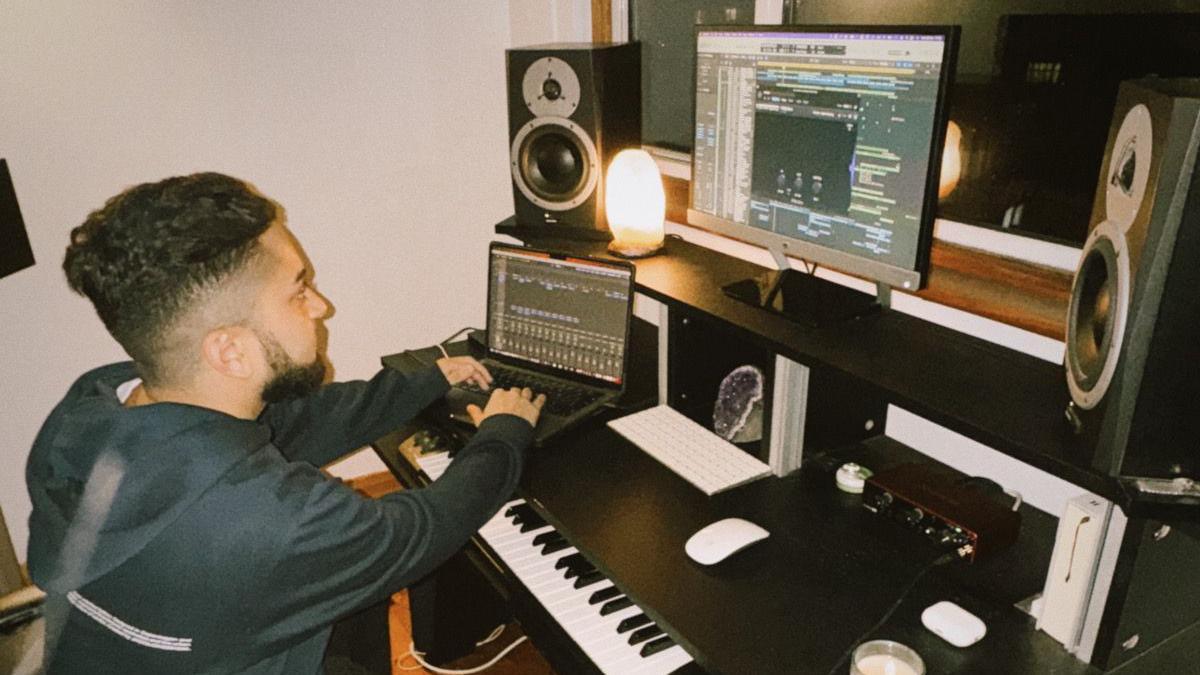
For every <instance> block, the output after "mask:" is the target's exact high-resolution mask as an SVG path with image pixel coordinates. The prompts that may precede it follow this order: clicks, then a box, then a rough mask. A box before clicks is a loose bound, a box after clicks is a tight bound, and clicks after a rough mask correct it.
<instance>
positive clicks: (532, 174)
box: [521, 127, 588, 201]
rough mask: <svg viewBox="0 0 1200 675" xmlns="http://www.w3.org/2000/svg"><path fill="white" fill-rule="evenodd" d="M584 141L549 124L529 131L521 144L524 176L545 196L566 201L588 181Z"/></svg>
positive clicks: (534, 189) (530, 184)
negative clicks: (532, 131)
mask: <svg viewBox="0 0 1200 675" xmlns="http://www.w3.org/2000/svg"><path fill="white" fill-rule="evenodd" d="M585 152H586V150H584V149H583V147H582V144H581V143H580V142H579V140H578V139H577V138H575V137H574V136H571V135H568V134H564V133H561V132H559V131H557V130H555V129H553V128H550V127H541V128H540V129H539V130H538V131H535V132H534V133H531V134H529V136H528V137H527V138H526V139H525V142H524V143H523V144H522V147H521V175H522V176H524V177H525V180H526V181H528V183H529V187H530V189H532V190H533V191H534V192H535V193H537V194H538V195H539V196H540V197H542V198H543V199H548V200H552V201H567V200H569V199H571V198H572V197H574V196H575V195H577V194H578V193H579V191H580V190H582V189H583V186H584V185H585V184H586V183H587V173H588V166H587V163H586V162H584V153H585Z"/></svg>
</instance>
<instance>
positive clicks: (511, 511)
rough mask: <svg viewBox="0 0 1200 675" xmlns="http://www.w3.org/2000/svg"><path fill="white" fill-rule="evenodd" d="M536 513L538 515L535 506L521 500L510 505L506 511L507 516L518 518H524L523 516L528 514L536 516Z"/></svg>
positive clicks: (505, 515)
mask: <svg viewBox="0 0 1200 675" xmlns="http://www.w3.org/2000/svg"><path fill="white" fill-rule="evenodd" d="M535 515H537V511H534V510H533V507H532V506H530V505H529V504H527V503H525V502H521V503H520V504H513V505H512V506H510V507H508V509H506V510H505V511H504V517H505V518H513V519H517V518H522V517H527V516H535Z"/></svg>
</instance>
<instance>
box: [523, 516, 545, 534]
mask: <svg viewBox="0 0 1200 675" xmlns="http://www.w3.org/2000/svg"><path fill="white" fill-rule="evenodd" d="M535 518H536V520H535ZM517 523H518V524H519V525H520V526H521V531H522V532H528V531H530V530H536V529H538V528H539V527H545V526H546V525H548V524H549V523H547V522H546V520H545V519H544V518H542V517H541V516H539V515H536V514H535V515H534V516H533V518H525V519H522V520H519V521H517Z"/></svg>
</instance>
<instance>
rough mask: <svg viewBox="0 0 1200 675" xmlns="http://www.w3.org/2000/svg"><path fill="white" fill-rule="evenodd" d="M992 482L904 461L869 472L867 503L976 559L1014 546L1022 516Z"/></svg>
mask: <svg viewBox="0 0 1200 675" xmlns="http://www.w3.org/2000/svg"><path fill="white" fill-rule="evenodd" d="M1005 497H1006V496H1005V495H1004V493H1003V492H1000V491H999V490H998V489H997V488H996V486H995V484H994V483H991V481H982V480H980V479H972V478H969V477H966V476H963V475H961V474H957V473H954V472H952V471H950V470H948V469H940V468H938V467H935V466H932V465H928V464H901V465H898V466H895V467H892V468H890V469H886V470H883V471H880V472H879V473H877V474H875V475H873V476H870V477H869V478H867V480H866V484H865V485H864V486H863V502H862V503H863V507H864V508H866V509H867V510H868V511H871V512H872V513H875V514H876V515H879V516H881V517H884V518H887V519H889V520H892V521H894V522H896V523H899V524H900V525H901V526H903V527H906V528H908V529H911V530H914V531H916V532H918V533H920V534H921V535H923V536H924V537H926V538H927V539H929V540H930V541H932V542H933V543H934V544H935V545H937V546H938V547H940V548H943V549H948V550H953V551H955V552H957V553H958V555H959V557H961V558H964V559H966V560H967V561H969V562H975V561H976V560H978V559H979V558H980V557H981V556H984V557H986V556H988V555H991V554H993V553H996V552H998V551H1001V550H1003V549H1005V548H1007V547H1008V546H1010V545H1012V544H1013V542H1015V541H1016V540H1017V532H1018V531H1019V530H1020V527H1021V515H1020V514H1019V513H1018V512H1016V511H1014V510H1013V509H1012V507H1011V505H1009V504H1005V503H1004V501H1005Z"/></svg>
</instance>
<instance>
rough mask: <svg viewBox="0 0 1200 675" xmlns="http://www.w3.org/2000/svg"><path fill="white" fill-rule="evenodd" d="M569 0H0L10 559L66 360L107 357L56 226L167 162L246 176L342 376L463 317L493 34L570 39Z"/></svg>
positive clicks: (476, 285)
mask: <svg viewBox="0 0 1200 675" xmlns="http://www.w3.org/2000/svg"><path fill="white" fill-rule="evenodd" d="M587 6H588V5H587V3H586V2H581V1H580V0H571V1H559V2H552V1H547V0H543V1H540V2H534V1H533V0H511V2H506V1H500V2H497V1H496V0H488V1H487V2H477V1H474V0H456V1H450V2H421V3H418V2H406V1H396V0H379V1H364V2H353V3H333V2H323V1H318V0H305V1H302V2H297V1H294V0H290V1H284V0H277V1H276V0H271V1H260V2H235V1H232V0H222V1H213V2H151V1H149V0H147V1H143V2H117V1H115V0H114V1H109V0H105V1H103V2H69V1H65V0H16V1H13V0H9V1H5V2H3V3H0V156H4V157H7V158H8V160H9V165H10V168H11V170H12V173H13V180H14V182H15V183H16V188H17V192H18V196H19V200H20V203H21V207H22V211H23V213H24V216H25V220H26V224H27V226H28V228H29V234H30V239H31V241H32V244H33V247H34V254H35V256H36V257H37V260H38V263H37V265H36V266H35V267H33V268H31V269H28V270H25V271H23V272H20V273H18V274H16V275H15V276H12V277H9V278H6V279H3V280H0V401H3V402H4V403H3V406H2V407H0V466H3V467H4V468H3V470H2V471H0V506H3V509H4V513H5V514H6V516H7V520H8V523H9V526H10V529H11V530H12V535H13V539H14V543H15V544H16V548H17V551H18V555H19V556H20V557H21V558H22V559H23V558H24V550H25V545H26V541H27V537H28V531H27V518H28V515H29V508H30V507H29V502H28V497H27V494H26V491H25V485H24V464H25V459H26V457H27V455H28V451H29V447H30V445H31V443H32V442H33V439H34V436H35V434H36V433H37V430H38V428H39V427H40V425H41V422H42V420H43V419H44V418H45V416H46V414H47V412H48V411H49V410H50V408H51V407H53V405H54V404H55V402H56V401H57V400H58V399H59V397H60V396H61V395H62V393H63V392H64V391H65V389H66V387H67V386H68V385H69V384H70V383H71V381H72V380H73V379H74V378H75V377H76V376H77V375H78V374H79V373H81V372H82V371H84V370H85V369H88V368H91V367H93V366H96V365H100V364H102V363H105V362H108V361H112V360H115V359H118V358H122V353H121V351H120V350H119V348H118V347H117V346H116V345H115V344H114V343H113V342H112V340H111V339H110V338H109V337H108V335H107V333H105V332H104V330H103V327H102V326H101V324H100V322H99V320H97V319H96V317H95V315H94V313H93V311H92V309H91V306H90V305H89V304H88V303H87V302H86V301H85V300H83V299H81V298H79V297H76V296H74V295H72V294H71V293H70V291H69V290H68V289H67V286H66V283H65V282H64V280H63V278H62V273H61V271H60V269H59V265H60V264H61V259H62V257H61V256H62V250H63V247H64V246H65V244H66V241H67V233H68V232H69V230H70V228H71V227H73V226H75V225H77V224H79V223H80V222H81V221H82V220H83V218H84V217H85V216H86V215H87V213H88V212H89V211H90V210H91V209H93V208H96V207H98V206H100V205H101V204H102V203H103V201H104V200H105V199H106V198H108V197H109V196H111V195H113V194H115V193H116V192H118V191H120V190H121V189H122V188H124V187H126V186H129V185H132V184H135V183H139V182H143V181H147V180H155V179H159V178H162V177H165V176H168V175H174V174H181V173H189V172H193V171H198V170H216V171H222V172H226V173H230V174H233V175H236V176H240V177H243V178H245V179H247V180H249V181H251V182H253V183H255V184H257V185H258V187H259V188H260V189H261V190H262V191H264V192H265V193H266V194H268V195H270V196H272V197H274V198H275V199H277V200H279V201H280V202H282V203H283V204H284V206H285V207H286V208H287V210H288V214H289V220H290V223H291V226H292V228H293V230H294V231H295V232H296V233H297V235H298V236H299V238H300V240H301V242H302V243H303V244H304V246H305V247H306V249H307V251H308V253H309V255H310V256H311V257H312V259H313V262H314V264H315V266H316V269H317V276H316V279H317V283H318V287H319V288H320V290H321V291H322V292H323V293H325V294H326V295H328V296H329V298H330V299H331V300H332V302H333V303H334V306H335V307H336V315H335V316H334V318H333V320H332V321H330V322H329V328H330V332H331V340H330V356H331V358H332V360H333V362H334V365H335V367H336V368H337V373H338V376H339V378H340V379H346V378H354V377H364V376H368V375H370V374H371V373H372V372H374V370H375V368H376V367H377V366H378V359H379V356H380V355H382V354H386V353H390V352H394V351H398V350H399V349H402V348H404V347H406V346H414V345H419V344H427V343H429V342H431V341H434V340H438V339H441V338H443V337H445V336H446V335H448V334H449V333H451V332H453V331H454V330H456V329H457V328H459V327H461V326H463V325H467V324H472V325H478V324H479V322H480V321H481V320H482V318H483V310H484V302H485V295H484V283H483V275H484V267H483V264H482V260H483V256H485V255H486V244H487V242H488V241H489V240H490V239H491V238H492V235H491V227H492V225H493V224H494V223H495V222H497V221H499V220H501V219H502V218H504V217H506V216H507V215H509V214H511V213H512V197H511V192H510V190H511V185H510V183H509V178H508V167H507V132H506V123H505V103H504V97H505V93H504V91H505V90H504V49H505V48H506V47H508V46H509V45H510V40H511V41H512V42H517V43H521V44H525V43H529V42H539V41H549V40H553V39H578V38H580V37H585V36H581V35H578V34H577V33H573V32H572V31H575V30H576V26H577V24H579V25H587V23H588V19H587V16H586V8H587ZM510 10H511V11H510ZM581 15H582V19H581V18H580V16H581Z"/></svg>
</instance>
